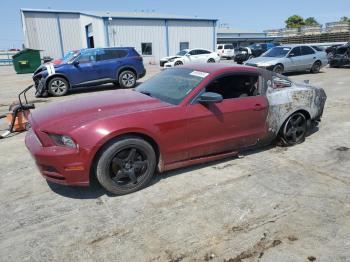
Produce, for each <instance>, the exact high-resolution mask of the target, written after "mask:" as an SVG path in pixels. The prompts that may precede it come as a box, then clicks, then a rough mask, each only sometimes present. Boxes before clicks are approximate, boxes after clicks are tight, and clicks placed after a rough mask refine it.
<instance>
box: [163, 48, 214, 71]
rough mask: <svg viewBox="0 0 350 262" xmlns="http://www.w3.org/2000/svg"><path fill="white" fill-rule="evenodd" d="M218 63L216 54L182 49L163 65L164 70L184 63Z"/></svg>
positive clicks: (197, 49)
mask: <svg viewBox="0 0 350 262" xmlns="http://www.w3.org/2000/svg"><path fill="white" fill-rule="evenodd" d="M219 61H220V56H219V55H218V54H217V53H216V52H212V51H209V50H206V49H200V48H196V49H184V50H181V51H180V52H179V53H177V55H176V56H175V57H173V58H171V59H169V60H168V62H167V63H165V64H164V68H169V67H174V66H179V65H183V64H186V63H216V62H219Z"/></svg>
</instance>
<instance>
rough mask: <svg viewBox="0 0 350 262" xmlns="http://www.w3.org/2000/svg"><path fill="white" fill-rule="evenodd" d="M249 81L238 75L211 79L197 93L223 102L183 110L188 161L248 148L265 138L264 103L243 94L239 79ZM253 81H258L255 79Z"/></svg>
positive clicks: (254, 95) (255, 95) (194, 104)
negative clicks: (219, 97) (212, 95)
mask: <svg viewBox="0 0 350 262" xmlns="http://www.w3.org/2000/svg"><path fill="white" fill-rule="evenodd" d="M249 77H251V76H247V75H245V74H244V73H242V74H240V75H232V76H225V77H222V78H219V79H214V80H213V81H212V83H211V84H209V85H208V86H207V87H205V89H204V90H201V92H215V93H218V94H221V95H222V96H223V101H222V102H220V103H206V104H204V103H199V102H198V101H196V100H195V101H193V102H192V103H191V104H189V105H188V106H187V114H188V116H189V123H188V148H189V157H190V158H198V157H202V156H207V155H212V154H218V153H223V152H228V151H233V150H237V149H239V148H243V147H247V146H251V145H254V144H256V143H257V141H258V140H260V139H263V138H264V137H265V136H266V135H267V123H266V118H267V112H268V101H267V99H266V97H265V96H262V95H259V93H257V92H255V93H250V94H247V96H245V95H244V94H243V93H244V92H246V91H244V90H243V89H244V84H245V83H244V80H242V79H249ZM254 77H255V78H256V79H257V81H260V82H261V81H262V80H261V77H259V76H258V75H255V76H253V78H254ZM223 78H225V79H223ZM227 78H228V79H227ZM258 79H259V80H258ZM214 81H216V83H215V86H214ZM242 88H243V89H242ZM256 88H258V87H256ZM230 89H232V90H230ZM236 89H237V90H236ZM238 89H242V91H238ZM240 92H242V94H240ZM243 95H244V96H243Z"/></svg>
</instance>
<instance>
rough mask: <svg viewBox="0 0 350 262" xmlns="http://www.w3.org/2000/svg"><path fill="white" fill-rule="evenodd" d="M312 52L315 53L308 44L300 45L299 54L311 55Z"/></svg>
mask: <svg viewBox="0 0 350 262" xmlns="http://www.w3.org/2000/svg"><path fill="white" fill-rule="evenodd" d="M314 53H315V51H314V50H312V48H311V47H309V46H302V47H301V54H302V55H312V54H314Z"/></svg>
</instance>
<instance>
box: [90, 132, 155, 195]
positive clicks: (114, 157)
mask: <svg viewBox="0 0 350 262" xmlns="http://www.w3.org/2000/svg"><path fill="white" fill-rule="evenodd" d="M155 168H156V154H155V152H154V149H153V147H152V146H151V145H150V144H149V143H148V142H146V141H145V140H143V139H140V138H137V137H127V138H121V139H118V140H116V141H114V142H113V143H111V144H110V145H109V146H108V147H106V148H105V150H103V151H102V153H101V155H100V157H99V158H98V160H97V165H96V176H97V180H98V181H99V182H100V184H101V185H102V186H103V187H104V188H105V189H106V190H107V191H109V192H111V193H113V194H116V195H125V194H129V193H132V192H135V191H137V190H140V189H141V188H143V187H145V186H146V185H147V184H148V183H149V182H150V181H151V179H152V177H153V174H154V172H155Z"/></svg>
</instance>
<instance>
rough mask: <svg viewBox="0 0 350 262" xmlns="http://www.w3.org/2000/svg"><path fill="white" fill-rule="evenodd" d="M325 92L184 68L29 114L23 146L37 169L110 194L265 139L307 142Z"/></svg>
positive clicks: (218, 69)
mask: <svg viewBox="0 0 350 262" xmlns="http://www.w3.org/2000/svg"><path fill="white" fill-rule="evenodd" d="M325 100H326V95H325V93H324V91H323V89H321V88H316V87H313V86H310V85H308V84H304V83H303V84H296V83H294V82H292V81H290V80H289V79H288V78H285V77H283V76H281V75H276V74H274V73H272V72H269V71H266V70H263V69H257V68H253V67H246V66H232V65H227V64H226V65H224V64H203V65H200V64H197V65H186V66H182V67H178V68H175V69H169V70H166V71H163V72H162V73H160V74H158V75H156V76H155V77H153V78H152V79H150V80H148V81H146V82H145V83H143V84H141V85H139V86H138V87H137V88H136V89H134V90H117V91H110V92H103V93H99V94H94V95H93V96H86V97H83V98H79V99H73V100H71V101H65V102H60V103H52V104H50V105H48V106H46V107H43V108H41V109H37V110H35V111H34V112H32V114H31V117H30V124H31V127H32V128H31V129H30V130H29V132H28V133H27V135H26V145H27V148H28V149H29V151H30V152H31V154H32V155H33V157H34V159H35V161H36V164H37V165H38V167H39V169H40V171H41V173H42V175H43V176H44V177H45V178H46V179H47V180H49V181H53V182H55V183H60V184H64V185H79V186H88V185H89V182H90V179H91V177H92V176H96V177H97V179H98V181H99V182H100V184H101V185H102V186H103V187H104V188H105V189H106V190H108V191H110V192H112V193H114V194H118V195H121V194H127V193H130V192H133V191H136V190H139V189H141V188H142V187H144V186H146V185H147V184H148V183H149V182H150V180H151V179H152V176H153V174H154V173H155V171H156V169H158V170H159V171H160V172H163V171H166V170H171V169H174V168H179V167H184V166H188V165H192V164H197V163H203V162H207V161H212V160H217V159H220V158H224V157H228V156H232V155H235V154H237V153H238V152H239V150H241V149H244V148H248V147H252V146H259V145H260V146H261V145H266V144H269V143H271V142H272V141H273V140H275V139H276V138H277V139H279V140H280V141H281V142H282V143H283V144H284V145H294V144H297V143H300V142H302V141H303V140H304V138H305V135H306V134H307V130H308V127H309V126H310V124H311V123H312V122H318V121H319V120H320V118H321V116H322V112H323V107H324V104H325Z"/></svg>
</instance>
